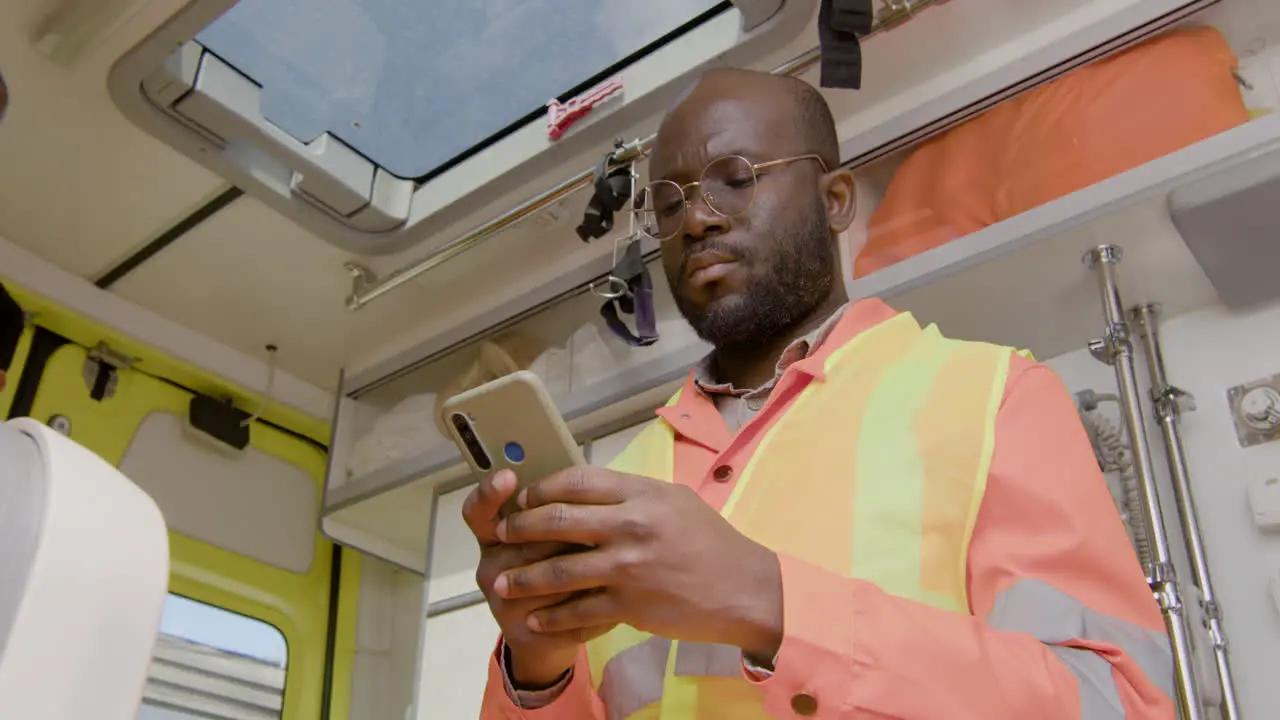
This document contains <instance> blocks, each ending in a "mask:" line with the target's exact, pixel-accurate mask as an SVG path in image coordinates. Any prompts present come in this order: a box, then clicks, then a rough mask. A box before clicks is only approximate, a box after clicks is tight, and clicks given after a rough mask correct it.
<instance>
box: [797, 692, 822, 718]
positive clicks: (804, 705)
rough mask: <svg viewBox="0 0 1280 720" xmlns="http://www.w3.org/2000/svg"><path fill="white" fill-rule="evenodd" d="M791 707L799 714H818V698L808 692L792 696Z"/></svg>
mask: <svg viewBox="0 0 1280 720" xmlns="http://www.w3.org/2000/svg"><path fill="white" fill-rule="evenodd" d="M791 709H792V710H794V711H795V712H796V714H797V715H801V716H803V717H809V716H811V715H817V714H818V699H817V698H815V697H814V696H812V695H810V694H808V693H800V694H799V695H793V696H791Z"/></svg>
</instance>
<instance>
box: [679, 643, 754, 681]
mask: <svg viewBox="0 0 1280 720" xmlns="http://www.w3.org/2000/svg"><path fill="white" fill-rule="evenodd" d="M676 675H680V676H688V675H693V676H699V677H731V678H732V677H736V678H740V677H742V651H741V650H739V649H738V648H736V647H734V646H732V645H711V644H708V643H687V642H682V643H680V644H678V645H677V646H676Z"/></svg>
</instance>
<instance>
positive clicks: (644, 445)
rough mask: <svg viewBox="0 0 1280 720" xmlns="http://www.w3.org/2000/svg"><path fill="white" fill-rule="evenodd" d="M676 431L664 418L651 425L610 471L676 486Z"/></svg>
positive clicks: (616, 461) (615, 460) (624, 451)
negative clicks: (674, 479) (673, 482)
mask: <svg viewBox="0 0 1280 720" xmlns="http://www.w3.org/2000/svg"><path fill="white" fill-rule="evenodd" d="M675 450H676V446H675V430H673V429H672V428H671V426H670V425H668V424H667V421H666V420H663V419H661V418H659V419H657V420H655V421H653V422H651V423H649V426H648V427H646V428H645V429H644V430H641V431H640V434H639V435H638V436H637V437H636V439H635V440H633V441H631V443H630V444H629V445H627V447H626V448H625V449H623V451H622V452H621V453H619V454H618V456H617V457H616V458H614V459H613V462H611V463H609V468H610V469H612V470H617V471H618V472H624V473H629V474H632V475H643V476H645V477H651V478H655V479H657V480H664V481H666V482H672V481H673V478H674V476H675Z"/></svg>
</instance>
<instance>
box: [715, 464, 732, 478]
mask: <svg viewBox="0 0 1280 720" xmlns="http://www.w3.org/2000/svg"><path fill="white" fill-rule="evenodd" d="M712 477H714V478H715V479H716V480H719V481H720V482H724V481H725V480H728V479H729V478H731V477H733V468H732V467H730V466H728V465H721V466H720V467H718V468H716V471H715V472H714V473H712Z"/></svg>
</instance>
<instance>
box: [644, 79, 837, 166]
mask: <svg viewBox="0 0 1280 720" xmlns="http://www.w3.org/2000/svg"><path fill="white" fill-rule="evenodd" d="M725 99H737V100H739V101H742V102H743V103H745V104H747V105H750V106H754V107H756V108H758V110H757V112H756V113H753V114H752V115H751V116H749V117H742V118H740V121H741V122H751V123H765V124H773V125H774V126H775V127H774V128H772V130H773V131H774V132H775V133H777V134H787V133H791V134H795V135H796V136H797V137H796V138H795V140H796V141H797V143H798V147H801V148H803V151H804V152H806V153H813V154H814V155H817V156H819V157H821V158H822V160H823V162H825V163H826V164H827V167H828V168H835V167H836V166H837V165H839V164H840V141H839V139H838V137H837V136H836V123H835V118H834V117H833V116H832V115H831V107H830V106H829V105H827V101H826V99H825V98H823V97H822V93H820V92H818V91H817V89H816V88H814V87H813V86H812V85H810V84H809V83H807V82H805V81H803V80H800V79H797V78H794V77H791V76H789V75H774V74H772V73H766V72H760V71H758V70H745V69H742V68H715V69H712V70H708V71H707V72H705V73H703V74H702V75H701V76H700V77H699V78H698V79H697V80H696V81H694V83H693V84H692V85H690V86H689V87H688V88H687V89H686V90H685V91H684V92H683V93H681V94H680V97H679V98H677V100H676V103H675V105H674V106H673V107H672V108H671V110H670V111H668V113H667V115H666V117H665V118H664V119H663V122H662V125H661V126H660V127H659V129H658V142H659V143H660V142H662V136H663V130H664V129H666V128H668V126H669V125H670V124H671V123H673V122H680V119H681V117H680V116H682V115H683V116H684V117H685V118H687V117H688V115H689V114H694V113H699V112H703V111H705V109H706V108H707V107H708V106H713V105H715V104H716V103H717V102H719V101H722V100H725ZM766 110H768V112H765V111H766Z"/></svg>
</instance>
